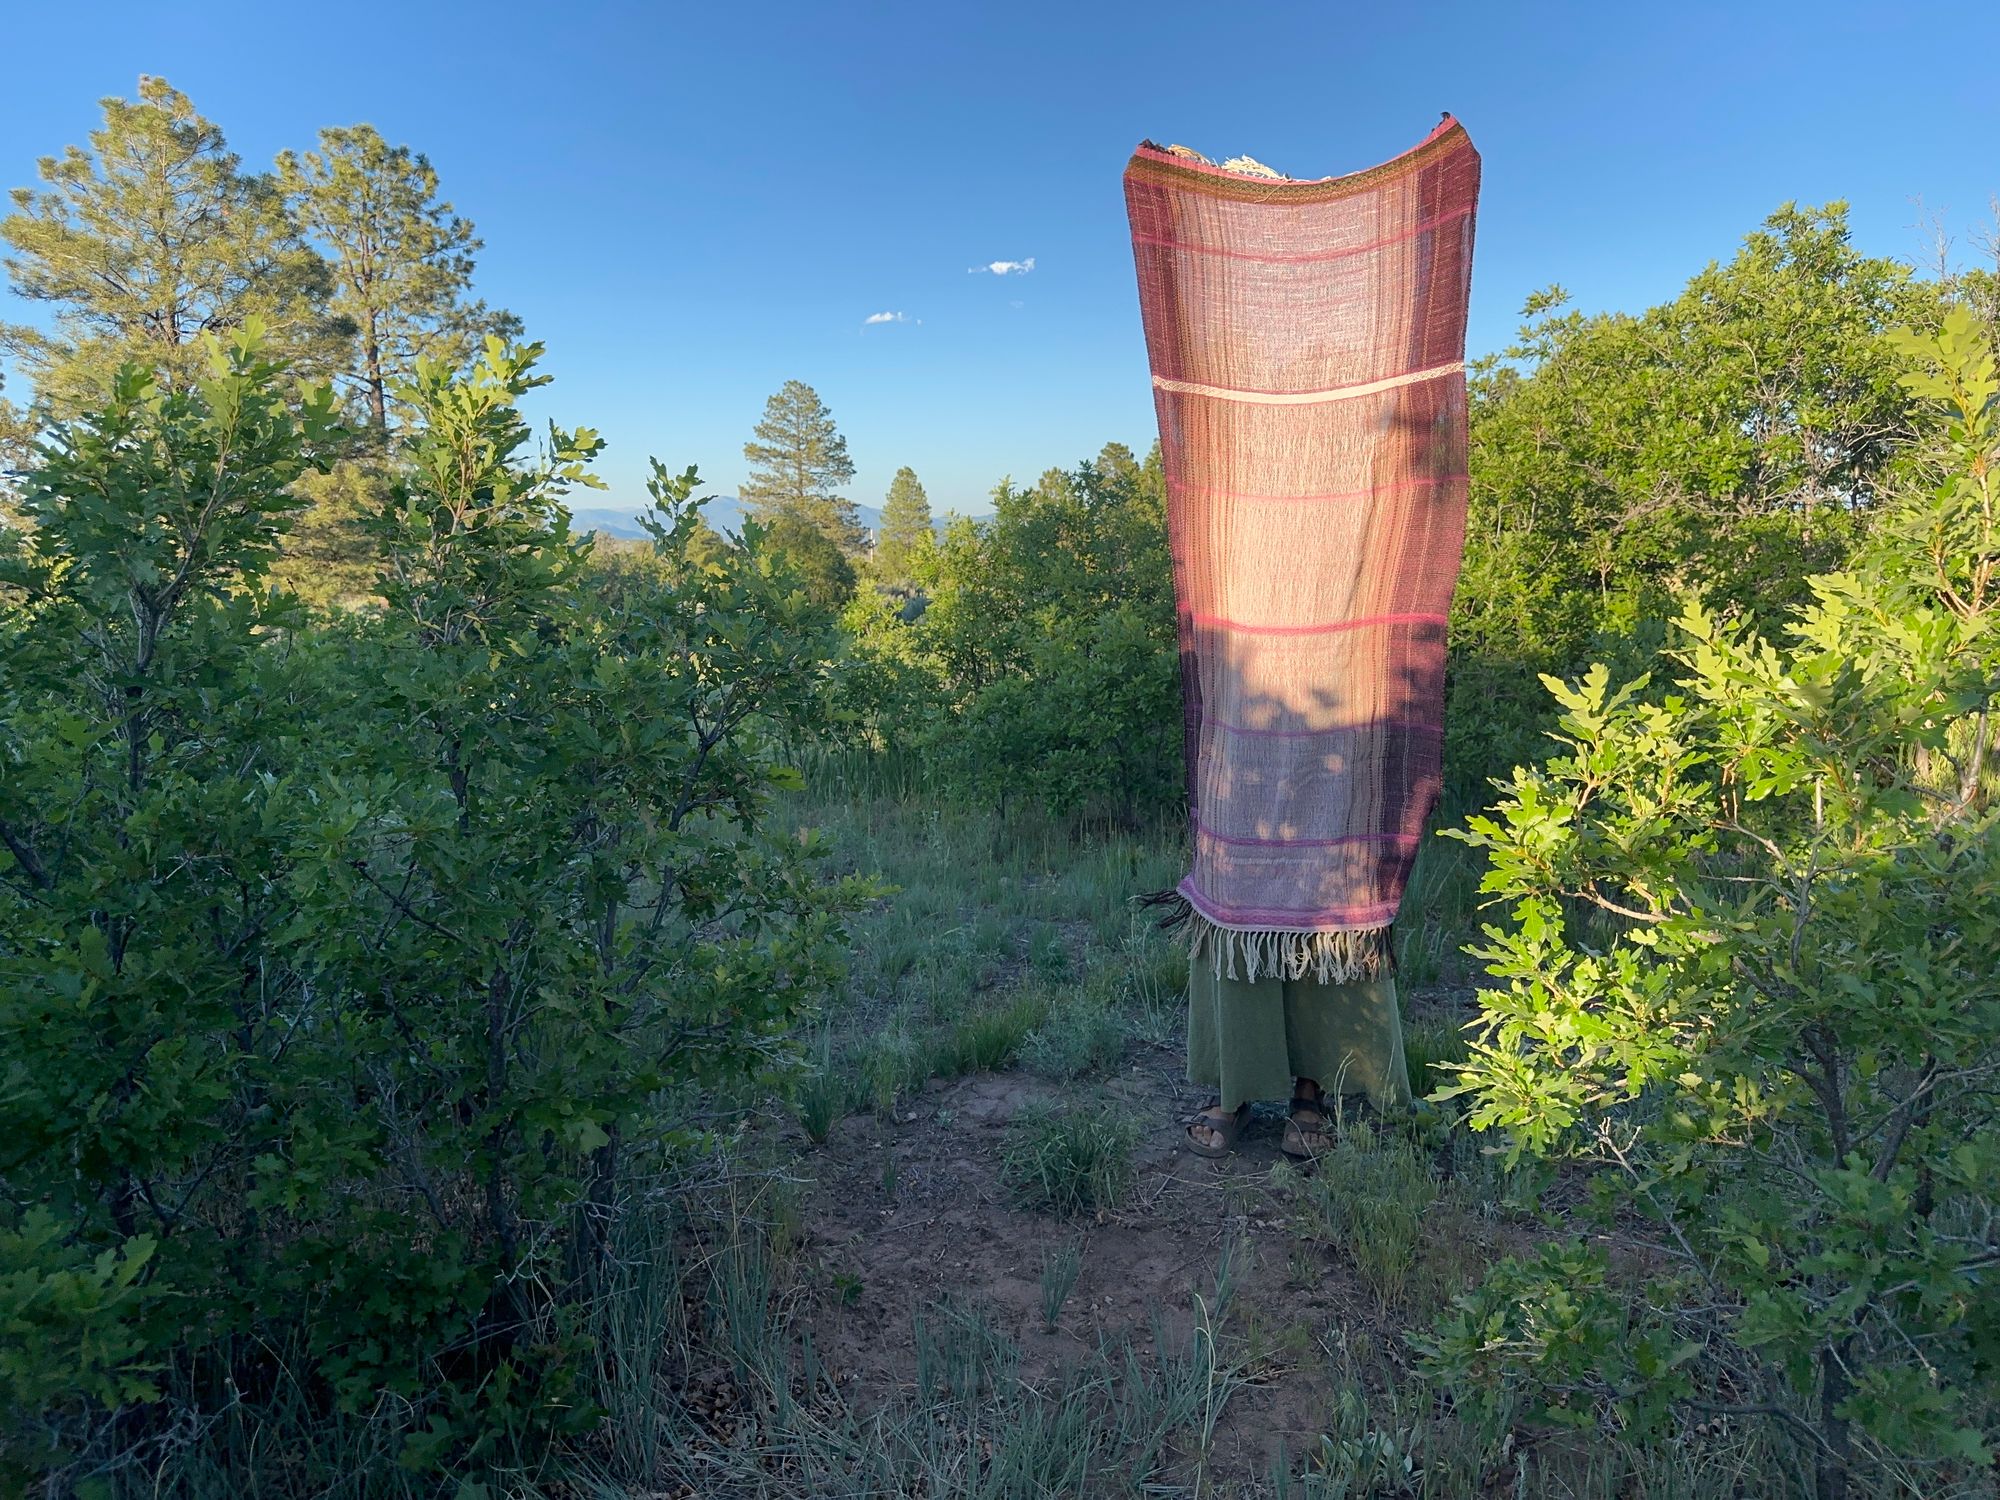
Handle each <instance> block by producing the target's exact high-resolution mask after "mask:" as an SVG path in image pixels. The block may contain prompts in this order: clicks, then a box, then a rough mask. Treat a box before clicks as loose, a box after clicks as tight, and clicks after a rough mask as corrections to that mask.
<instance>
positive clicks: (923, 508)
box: [875, 465, 936, 588]
mask: <svg viewBox="0 0 2000 1500" xmlns="http://www.w3.org/2000/svg"><path fill="white" fill-rule="evenodd" d="M935 535H936V534H935V533H934V532H933V531H932V529H931V502H930V497H929V496H928V495H926V494H925V493H924V486H923V482H922V481H921V480H919V479H918V478H917V471H916V470H915V469H912V468H910V467H908V466H907V465H905V466H904V467H903V468H900V469H898V470H897V471H896V477H895V478H894V479H892V480H890V481H889V496H888V498H887V499H886V500H884V501H883V502H882V528H881V530H880V531H879V532H878V533H877V535H876V537H875V577H876V578H877V579H878V580H880V581H881V582H883V583H885V584H888V585H889V586H890V587H892V588H907V587H909V584H910V564H911V561H912V560H913V559H914V558H915V557H916V555H917V553H918V551H919V550H920V549H922V548H924V547H928V546H930V545H931V544H932V542H933V541H934V540H935Z"/></svg>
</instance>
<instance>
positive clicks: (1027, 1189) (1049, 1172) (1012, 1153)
mask: <svg viewBox="0 0 2000 1500" xmlns="http://www.w3.org/2000/svg"><path fill="white" fill-rule="evenodd" d="M1138 1141H1139V1127H1138V1126H1137V1125H1136V1124H1135V1123H1134V1122H1133V1121H1132V1120H1131V1119H1129V1118H1127V1117H1126V1116H1124V1115H1120V1114H1117V1113H1115V1112H1113V1111H1112V1110H1111V1109H1109V1108H1101V1109H1094V1110H1086V1109H1060V1110H1036V1111H1033V1112H1031V1113H1029V1114H1026V1115H1024V1116H1023V1117H1022V1118H1021V1120H1020V1121H1019V1122H1018V1123H1016V1125H1015V1126H1014V1130H1013V1134H1012V1136H1011V1138H1010V1139H1009V1140H1008V1142H1007V1150H1006V1154H1005V1156H1004V1157H1003V1158H1002V1160H1001V1163H1000V1176H1001V1181H1002V1182H1003V1183H1004V1184H1005V1185H1006V1186H1007V1188H1008V1189H1009V1190H1010V1191H1011V1192H1012V1193H1013V1195H1014V1197H1015V1200H1016V1201H1017V1202H1018V1203H1020V1204H1021V1205H1022V1206H1023V1207H1024V1208H1041V1209H1046V1210H1048V1211H1049V1212H1051V1213H1056V1214H1062V1215H1071V1214H1079V1213H1101V1212H1103V1211H1104V1210H1106V1209H1110V1208H1115V1207H1117V1206H1118V1204H1119V1203H1121V1202H1122V1201H1124V1198H1125V1195H1126V1194H1127V1193H1128V1192H1130V1191H1131V1188H1132V1180H1133V1172H1132V1148H1133V1147H1134V1146H1136V1145H1137V1144H1138Z"/></svg>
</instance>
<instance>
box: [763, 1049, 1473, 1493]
mask: <svg viewBox="0 0 2000 1500" xmlns="http://www.w3.org/2000/svg"><path fill="white" fill-rule="evenodd" d="M1180 1069H1181V1060H1180V1055H1179V1053H1178V1052H1177V1051H1175V1050H1172V1049H1169V1048H1165V1047H1157V1046H1137V1047H1135V1048H1133V1049H1132V1050H1131V1052H1130V1053H1129V1054H1128V1057H1127V1060H1126V1065H1125V1066H1124V1068H1123V1070H1122V1071H1121V1072H1120V1073H1119V1074H1118V1075H1117V1076H1116V1077H1114V1078H1112V1079H1109V1080H1106V1081H1105V1083H1104V1088H1103V1093H1104V1094H1105V1095H1106V1096H1108V1097H1109V1098H1110V1099H1112V1100H1113V1101H1115V1102H1116V1105H1117V1107H1119V1108H1120V1109H1123V1110H1127V1111H1129V1112H1130V1115H1131V1117H1132V1118H1133V1119H1134V1120H1135V1121H1136V1122H1138V1123H1139V1125H1140V1127H1141V1136H1140V1143H1139V1146H1138V1148H1137V1150H1136V1151H1135V1153H1134V1161H1135V1166H1136V1169H1137V1177H1136V1185H1135V1188H1134V1191H1133V1192H1132V1193H1131V1194H1130V1195H1129V1197H1128V1198H1127V1199H1126V1200H1125V1202H1124V1204H1123V1206H1121V1207H1120V1208H1119V1209H1117V1210H1115V1211H1113V1212H1109V1213H1106V1214H1102V1215H1100V1216H1098V1217H1097V1218H1095V1219H1086V1220H1081V1221H1064V1220H1060V1219H1057V1218H1053V1217H1051V1216H1049V1215H1047V1214H1045V1213H1040V1212H1035V1211H1030V1210H1024V1209H1021V1208H1017V1207H1015V1206H1013V1204H1012V1203H1011V1201H1010V1199H1009V1195H1008V1194H1007V1192H1006V1190H1005V1188H1004V1187H1003V1186H1002V1184H1001V1180H1000V1175H1001V1174H1000V1161H1001V1157H1002V1154H1003V1151H1004V1146H1005V1139H1006V1132H1007V1128H1008V1126H1009V1125H1010V1124H1011V1123H1012V1122H1013V1121H1015V1120H1016V1119H1017V1118H1019V1116H1020V1115H1021V1113H1022V1112H1023V1111H1024V1110H1026V1109H1029V1108H1031V1107H1033V1106H1034V1105H1036V1104H1038V1103H1043V1102H1046V1103H1051V1104H1053V1103H1057V1102H1060V1101H1061V1100H1062V1099H1063V1098H1064V1097H1065V1094H1066V1090H1065V1088H1064V1086H1063V1085H1060V1084H1055V1083H1050V1082H1047V1081H1045V1080H1042V1079H1039V1078H1036V1077H1034V1076H1033V1075H1030V1074H1027V1073H1024V1072H1021V1071H1008V1072H1002V1073H984V1074H974V1075H971V1076H968V1077H965V1078H960V1079H957V1080H953V1081H949V1082H946V1081H941V1080H937V1079H933V1080H931V1082H930V1083H929V1084H927V1085H926V1086H925V1087H924V1088H922V1089H921V1090H920V1091H918V1092H917V1093H915V1094H914V1095H912V1096H911V1097H909V1098H906V1099H905V1100H904V1101H903V1102H902V1103H901V1104H900V1105H899V1107H898V1109H897V1112H896V1116H895V1118H894V1119H893V1120H885V1119H883V1118H881V1117H879V1116H876V1115H872V1114H861V1115H854V1116H850V1117H849V1118H847V1119H846V1120H844V1121H842V1122H840V1123H839V1124H838V1125H837V1126H835V1128H834V1130H833V1132H832V1134H831V1136H830V1137H829V1139H828V1140H827V1142H826V1144H825V1145H824V1146H822V1147H819V1148H816V1149H815V1148H813V1147H810V1146H809V1145H807V1143H806V1142H805V1140H804V1137H803V1136H802V1135H800V1136H799V1137H798V1140H797V1142H796V1145H797V1147H798V1149H799V1152H800V1155H799V1159H798V1163H797V1167H796V1170H798V1171H799V1172H800V1173H802V1174H803V1175H805V1176H806V1177H808V1178H809V1179H810V1181H811V1187H810V1188H809V1190H808V1191H807V1194H806V1197H805V1201H804V1204H803V1208H804V1244H803V1246H802V1247H801V1248H802V1249H803V1251H804V1256H805V1259H806V1261H807V1263H808V1264H809V1265H811V1266H812V1267H813V1268H814V1274H815V1278H816V1280H817V1282H818V1286H817V1288H816V1292H817V1295H816V1296H815V1298H814V1308H813V1312H812V1314H811V1325H812V1329H813V1337H814V1342H815V1344H816V1346H817V1347H818V1348H819V1349H820V1351H821V1352H822V1354H823V1356H824V1357H825V1359H826V1360H827V1362H828V1364H829V1366H830V1367H831V1368H832V1370H833V1371H834V1372H835V1378H836V1379H837V1380H839V1381H840V1382H841V1383H842V1389H843V1392H844V1393H847V1394H848V1399H849V1400H850V1401H851V1402H853V1403H854V1404H855V1405H856V1406H858V1407H860V1408H862V1409H866V1408H868V1407H870V1406H872V1405H875V1404H877V1403H879V1402H883V1401H886V1400H888V1399H889V1398H890V1397H891V1396H892V1395H894V1394H895V1393H896V1392H897V1390H898V1389H902V1388H907V1386H908V1385H909V1383H910V1382H911V1381H912V1379H913V1375H912V1371H913V1360H914V1336H913V1319H914V1317H915V1315H916V1314H917V1313H918V1312H919V1311H920V1310H921V1309H923V1308H925V1307H927V1306H930V1305H933V1304H935V1303H937V1302H938V1301H940V1300H941V1299H945V1298H955V1299H959V1300H961V1301H970V1302H972V1303H974V1304H976V1305H978V1306H980V1307H982V1308H983V1309H984V1310H985V1311H986V1312H987V1314H988V1316H989V1318H990V1319H991V1321H992V1323H993V1324H994V1326H995V1327H996V1329H997V1330H998V1331H999V1332H1001V1333H1003V1334H1005V1335H1007V1336H1008V1337H1010V1338H1012V1339H1013V1340H1014V1341H1015V1342H1016V1343H1017V1344H1018V1346H1019V1348H1020V1350H1021V1365H1020V1372H1021V1375H1022V1377H1023V1378H1024V1379H1026V1380H1028V1381H1029V1382H1031V1383H1034V1382H1038V1381H1040V1380H1042V1379H1044V1378H1047V1377H1050V1376H1053V1375H1054V1374H1055V1373H1056V1372H1057V1371H1058V1370H1059V1369H1060V1368H1061V1367H1062V1366H1063V1365H1064V1364H1065V1363H1067V1362H1074V1361H1076V1360H1078V1359H1080V1358H1082V1357H1083V1356H1084V1355H1085V1354H1086V1353H1087V1352H1088V1351H1089V1350H1091V1349H1092V1348H1094V1347H1095V1346H1096V1345H1097V1344H1098V1343H1099V1341H1100V1340H1101V1339H1109V1340H1112V1341H1121V1340H1129V1341H1130V1342H1132V1343H1133V1344H1134V1345H1135V1346H1136V1347H1138V1348H1139V1349H1141V1350H1142V1351H1146V1352H1148V1353H1151V1354H1157V1352H1158V1351H1157V1350H1155V1349H1153V1343H1154V1338H1155V1329H1156V1328H1159V1329H1161V1330H1163V1331H1164V1333H1165V1336H1166V1338H1167V1339H1168V1340H1170V1341H1171V1342H1172V1343H1173V1345H1174V1346H1175V1347H1179V1346H1181V1345H1184V1343H1185V1341H1186V1339H1187V1336H1188V1333H1189V1331H1190V1326H1191V1319H1192V1318H1194V1317H1195V1316H1196V1315H1197V1314H1196V1297H1197V1295H1199V1296H1200V1297H1201V1298H1202V1299H1204V1300H1205V1301H1206V1303H1207V1304H1208V1305H1209V1307H1211V1308H1212V1307H1213V1306H1214V1303H1215V1294H1216V1281H1217V1273H1218V1267H1219V1266H1220V1265H1221V1264H1222V1263H1223V1260H1224V1257H1225V1254H1227V1255H1228V1257H1229V1264H1230V1267H1231V1283H1232V1287H1233V1291H1232V1294H1231V1296H1230V1298H1229V1302H1228V1319H1229V1322H1230V1328H1231V1333H1232V1337H1231V1338H1228V1339H1225V1340H1224V1343H1225V1346H1226V1347H1227V1348H1228V1349H1229V1351H1230V1352H1231V1354H1232V1355H1233V1356H1234V1357H1235V1359H1236V1362H1237V1363H1238V1365H1239V1368H1240V1373H1241V1375H1242V1376H1243V1378H1244V1380H1245V1381H1246V1384H1245V1385H1244V1386H1242V1387H1241V1388H1240V1389H1238V1390H1236V1392H1235V1393H1234V1394H1233V1396H1232V1397H1231V1399H1230V1402H1229V1405H1228V1407H1227V1409H1226V1411H1225V1413H1224V1416H1223V1419H1222V1421H1221V1423H1220V1424H1219V1426H1218V1428H1217V1431H1216V1437H1215V1443H1214V1447H1213V1450H1212V1452H1211V1455H1210V1465H1209V1473H1210V1476H1211V1477H1212V1478H1213V1479H1215V1480H1218V1481H1222V1482H1223V1483H1229V1482H1230V1481H1232V1480H1234V1481H1236V1482H1238V1483H1250V1484H1255V1483H1257V1482H1258V1481H1260V1480H1262V1479H1264V1478H1265V1477H1267V1476H1268V1475H1269V1474H1270V1473H1271V1470H1272V1465H1273V1463H1274V1462H1275V1461H1276V1460H1277V1458H1278V1455H1279V1449H1280V1445H1281V1444H1282V1445H1283V1447H1284V1450H1285V1452H1286V1454H1287V1455H1288V1456H1289V1461H1290V1464H1291V1465H1292V1466H1293V1467H1294V1468H1295V1467H1296V1465H1297V1463H1298V1460H1299V1457H1300V1455H1301V1454H1302V1453H1303V1452H1304V1451H1306V1450H1307V1449H1308V1448H1309V1447H1310V1446H1311V1445H1313V1444H1314V1443H1316V1442H1317V1440H1318V1435H1319V1434H1320V1433H1322V1432H1324V1431H1325V1430H1326V1415H1327V1411H1328V1405H1329V1402H1330V1400H1331V1398H1332V1366H1333V1355H1332V1350H1333V1349H1336V1348H1338V1347H1339V1344H1340V1342H1341V1341H1342V1340H1347V1341H1350V1342H1352V1341H1354V1340H1356V1339H1357V1338H1360V1339H1362V1340H1364V1341H1365V1342H1366V1343H1367V1345H1368V1346H1369V1347H1372V1348H1373V1349H1374V1350H1375V1351H1376V1353H1377V1354H1378V1355H1379V1356H1384V1357H1387V1358H1388V1359H1390V1360H1391V1361H1393V1362H1398V1363H1400V1361H1401V1358H1402V1355H1403V1351H1402V1346H1401V1341H1400V1336H1399V1332H1398V1330H1399V1327H1400V1326H1401V1325H1400V1324H1399V1322H1398V1320H1397V1319H1396V1317H1395V1315H1394V1313H1393V1311H1390V1310H1385V1309H1383V1308H1382V1307H1381V1306H1380V1305H1379V1303H1378V1301H1377V1298H1376V1297H1375V1295H1374V1293H1373V1292H1372V1291H1371V1290H1370V1289H1369V1288H1368V1287H1367V1286H1365V1285H1363V1284H1362V1283H1361V1282H1360V1280H1359V1278H1358V1277H1357V1275H1356V1274H1355V1272H1354V1271H1353V1269H1352V1267H1351V1266H1349V1265H1347V1264H1346V1263H1345V1262H1344V1261H1343V1259H1342V1258H1341V1256H1340V1254H1339V1252H1338V1248H1337V1247H1334V1248H1328V1247H1325V1246H1315V1245H1309V1244H1307V1243H1306V1242H1305V1241H1304V1240H1302V1239H1301V1238H1300V1237H1299V1236H1298V1234H1297V1233H1296V1232H1295V1231H1294V1230H1293V1228H1292V1226H1291V1223H1290V1215H1289V1212H1288V1208H1287V1205H1286V1203H1285V1202H1284V1200H1283V1197H1282V1195H1281V1193H1280V1192H1279V1191H1276V1190H1274V1187H1273V1184H1272V1183H1271V1180H1270V1178H1271V1169H1272V1168H1273V1167H1274V1166H1276V1165H1278V1164H1279V1163H1280V1162H1282V1161H1284V1160H1285V1158H1284V1157H1283V1156H1282V1154H1281V1153H1280V1152H1279V1150H1278V1141H1279V1135H1280V1129H1281V1126H1282V1124H1283V1116H1282V1114H1281V1113H1280V1112H1279V1110H1280V1107H1279V1106H1277V1105H1270V1106H1260V1107H1259V1110H1258V1113H1257V1115H1256V1117H1255V1118H1254V1119H1253V1120H1252V1121H1251V1122H1250V1124H1249V1125H1248V1126H1247V1127H1246V1128H1245V1130H1244V1133H1243V1135H1242V1136H1241V1137H1240V1138H1239V1141H1238V1143H1237V1149H1236V1151H1235V1153H1234V1154H1233V1155H1231V1156H1230V1157H1228V1158H1225V1159H1223V1160H1220V1161H1216V1160H1209V1159H1205V1158H1202V1157H1197V1156H1195V1155H1193V1154H1192V1153H1190V1152H1187V1151H1185V1150H1183V1149H1181V1145H1180V1141H1181V1127H1182V1123H1183V1122H1184V1121H1185V1120H1186V1118H1187V1117H1188V1116H1189V1115H1190V1114H1191V1113H1192V1112H1193V1111H1194V1110H1196V1109H1198V1108H1199V1107H1200V1106H1201V1105H1202V1104H1203V1103H1204V1102H1205V1099H1204V1098H1203V1096H1202V1094H1201V1093H1200V1091H1199V1090H1197V1089H1195V1088H1194V1087H1192V1086H1190V1085H1188V1084H1186V1083H1185V1082H1183V1081H1182V1079H1181V1076H1180ZM793 1133H795V1134H796V1131H794V1132H793ZM1078 1239H1080V1241H1081V1245H1082V1268H1081V1273H1080V1275H1079V1277H1078V1280H1077V1284H1076V1287H1075V1289H1074V1291H1073V1292H1072V1293H1071V1295H1070V1297H1069V1299H1068V1301H1067V1303H1066V1304H1065V1306H1064V1308H1063V1310H1062V1314H1061V1316H1060V1318H1059V1320H1058V1323H1057V1326H1056V1328H1055V1330H1054V1331H1053V1332H1050V1331H1048V1330H1047V1328H1046V1327H1045V1324H1044V1317H1043V1299H1042V1283H1041V1277H1042V1266H1043V1256H1044V1254H1045V1252H1046V1250H1047V1249H1048V1248H1049V1247H1050V1246H1052V1245H1057V1244H1062V1243H1066V1242H1069V1241H1072V1240H1078ZM1476 1258H1480V1259H1483V1258H1484V1256H1483V1253H1476Z"/></svg>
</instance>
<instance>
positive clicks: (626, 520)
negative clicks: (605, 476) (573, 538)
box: [570, 495, 882, 537]
mask: <svg viewBox="0 0 2000 1500" xmlns="http://www.w3.org/2000/svg"><path fill="white" fill-rule="evenodd" d="M701 513H702V514H703V515H704V516H706V517H707V518H708V524H709V525H711V526H713V527H714V528H715V529H716V530H717V531H720V532H722V533H724V534H725V535H727V536H734V535H736V533H737V531H738V530H739V529H740V528H741V527H742V525H743V502H742V501H741V500H739V499H738V498H737V497H736V496H734V495H717V496H716V497H715V498H714V499H712V500H710V501H709V502H708V504H706V505H704V506H703V507H702V508H701ZM854 513H855V515H857V516H858V517H859V518H860V520H861V524H862V525H863V526H866V527H867V528H868V529H869V530H870V531H874V530H875V529H876V528H877V527H879V526H880V525H881V524H882V508H881V507H880V506H879V505H857V506H855V507H854ZM570 524H571V527H572V528H573V529H574V530H577V531H601V532H603V533H604V534H605V535H606V536H627V537H634V536H644V535H645V534H646V531H645V528H644V527H642V526H641V525H640V524H639V521H638V508H637V507H636V506H635V507H634V508H633V509H632V510H624V509H621V508H620V507H618V506H615V505H592V506H581V507H579V508H577V509H575V510H572V511H571V512H570Z"/></svg>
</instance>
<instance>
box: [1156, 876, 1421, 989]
mask: <svg viewBox="0 0 2000 1500" xmlns="http://www.w3.org/2000/svg"><path fill="white" fill-rule="evenodd" d="M1137 899H1138V904H1139V905H1140V906H1142V907H1161V908H1164V909H1165V910H1164V913H1163V914H1162V915H1161V916H1160V918H1159V919H1158V923H1157V925H1158V926H1159V928H1160V929H1161V930H1162V931H1164V932H1172V933H1174V934H1175V936H1176V937H1177V938H1179V939H1180V940H1181V941H1183V942H1185V943H1186V944H1187V948H1188V961H1189V962H1190V963H1200V962H1202V961H1203V960H1206V961H1207V962H1209V963H1210V964H1212V965H1214V968H1215V976H1216V978H1218V979H1239V978H1240V979H1242V980H1244V981H1245V982H1246V983H1251V984H1254V983H1256V981H1257V980H1259V979H1305V978H1308V977H1310V978H1311V979H1312V980H1313V981H1314V982H1315V983H1318V984H1352V983H1354V982H1355V981H1356V980H1362V979H1377V978H1380V977H1381V976H1382V975H1384V974H1389V973H1393V972H1394V971H1395V953H1394V948H1393V945H1392V944H1391V942H1390V932H1391V930H1392V929H1391V928H1390V927H1387V926H1383V927H1360V928H1351V929H1345V930H1341V931H1336V932H1295V931H1290V930H1287V929H1284V928H1260V929H1255V930H1252V931H1248V932H1244V931H1239V930H1238V929H1236V928H1234V927H1223V926H1219V925H1218V924H1216V923H1214V922H1211V921H1210V920H1209V919H1208V918H1207V917H1205V916H1203V915H1202V914H1201V913H1200V912H1198V911H1196V910H1195V909H1194V903H1193V902H1191V901H1189V900H1188V898H1187V897H1186V896H1183V895H1182V894H1181V893H1180V892H1179V891H1174V890H1168V891H1152V892H1149V893H1148V894H1146V895H1143V896H1140V897H1138V898H1137Z"/></svg>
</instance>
